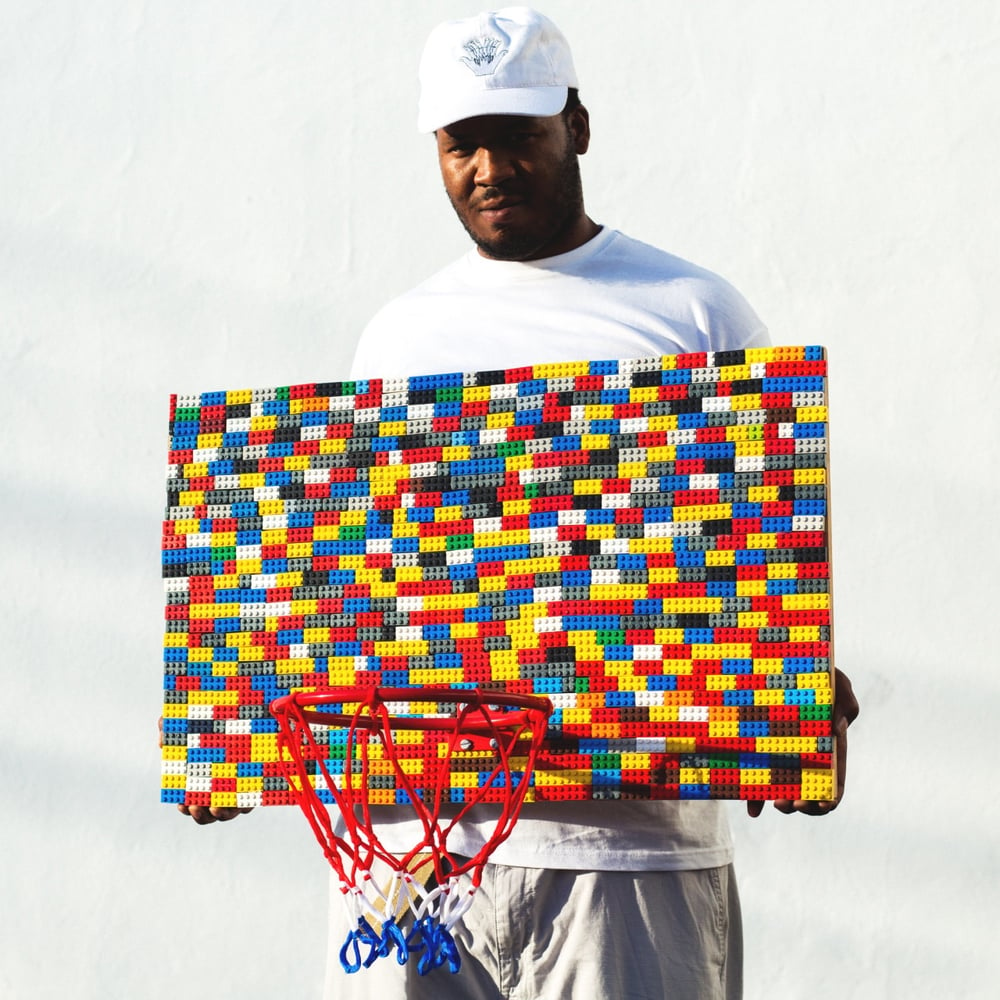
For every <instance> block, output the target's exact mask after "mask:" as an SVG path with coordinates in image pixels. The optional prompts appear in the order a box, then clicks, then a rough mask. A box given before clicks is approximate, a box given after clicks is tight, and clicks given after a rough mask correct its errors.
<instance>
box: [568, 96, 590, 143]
mask: <svg viewBox="0 0 1000 1000" xmlns="http://www.w3.org/2000/svg"><path fill="white" fill-rule="evenodd" d="M566 124H567V126H568V127H569V132H570V135H572V136H573V146H574V148H575V149H576V151H577V153H578V154H580V155H582V154H583V153H586V152H587V150H588V149H589V148H590V112H589V111H588V110H587V109H586V108H585V107H584V106H583V105H582V104H579V105H577V106H576V107H575V108H574V109H573V110H572V111H570V112H569V114H568V115H567V116H566Z"/></svg>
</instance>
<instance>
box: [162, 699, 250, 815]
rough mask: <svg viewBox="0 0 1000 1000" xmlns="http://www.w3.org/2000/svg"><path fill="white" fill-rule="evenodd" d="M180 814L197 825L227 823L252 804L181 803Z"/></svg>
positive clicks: (248, 809) (244, 811)
mask: <svg viewBox="0 0 1000 1000" xmlns="http://www.w3.org/2000/svg"><path fill="white" fill-rule="evenodd" d="M160 746H161V747H162V746H163V716H162V715H161V716H160ZM177 811H178V812H179V813H180V814H181V815H182V816H190V817H191V819H193V820H194V821H195V822H196V823H197V824H198V826H205V825H206V824H207V823H227V822H228V821H229V820H231V819H236V817H237V816H239V815H240V813H248V812H252V811H253V806H246V807H243V808H237V807H236V806H186V805H184V804H183V803H182V804H181V805H179V806H178V807H177Z"/></svg>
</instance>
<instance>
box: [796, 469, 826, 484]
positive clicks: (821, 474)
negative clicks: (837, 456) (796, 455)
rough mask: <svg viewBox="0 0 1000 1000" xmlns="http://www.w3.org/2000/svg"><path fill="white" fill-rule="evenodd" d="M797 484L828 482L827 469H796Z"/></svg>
mask: <svg viewBox="0 0 1000 1000" xmlns="http://www.w3.org/2000/svg"><path fill="white" fill-rule="evenodd" d="M794 482H795V485H796V486H815V485H819V484H822V483H825V482H826V469H796V470H795V477H794Z"/></svg>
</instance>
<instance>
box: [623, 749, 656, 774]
mask: <svg viewBox="0 0 1000 1000" xmlns="http://www.w3.org/2000/svg"><path fill="white" fill-rule="evenodd" d="M621 764H622V769H623V770H628V771H648V770H649V768H650V764H651V758H650V756H649V754H648V753H623V754H622V756H621Z"/></svg>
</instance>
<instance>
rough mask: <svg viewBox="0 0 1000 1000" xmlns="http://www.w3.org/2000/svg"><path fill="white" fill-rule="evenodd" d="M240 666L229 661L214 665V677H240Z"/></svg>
mask: <svg viewBox="0 0 1000 1000" xmlns="http://www.w3.org/2000/svg"><path fill="white" fill-rule="evenodd" d="M239 672H240V665H239V663H238V662H236V663H233V662H231V661H229V660H225V661H219V662H218V663H213V664H212V676H213V677H236V676H238V675H239Z"/></svg>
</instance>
